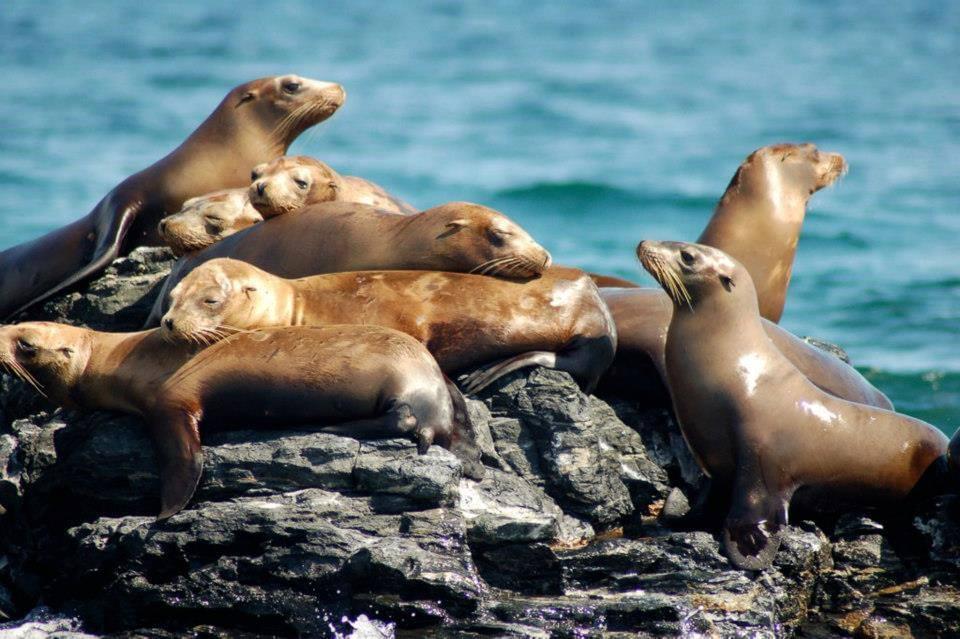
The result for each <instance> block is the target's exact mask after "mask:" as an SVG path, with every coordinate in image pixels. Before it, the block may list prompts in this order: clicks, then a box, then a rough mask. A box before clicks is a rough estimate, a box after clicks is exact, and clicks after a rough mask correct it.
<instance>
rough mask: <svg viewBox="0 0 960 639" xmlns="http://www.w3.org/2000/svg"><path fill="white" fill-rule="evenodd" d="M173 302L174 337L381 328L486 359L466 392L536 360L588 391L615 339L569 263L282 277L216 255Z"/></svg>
mask: <svg viewBox="0 0 960 639" xmlns="http://www.w3.org/2000/svg"><path fill="white" fill-rule="evenodd" d="M170 298H171V306H170V310H169V311H167V313H166V315H164V317H163V321H162V322H161V326H162V330H164V331H167V332H168V334H169V336H170V338H171V340H181V341H182V340H187V341H193V342H196V343H200V342H203V341H207V340H210V341H212V340H216V339H219V338H221V337H223V336H224V335H228V334H229V333H230V332H232V331H236V330H247V329H252V328H260V327H265V326H323V325H328V324H376V325H380V326H388V327H390V328H394V329H397V330H400V331H403V332H404V333H407V334H408V335H412V336H413V337H415V338H416V339H417V340H419V341H420V342H421V343H422V344H424V345H425V346H426V347H427V348H428V349H429V351H430V353H431V354H432V355H433V356H434V357H435V358H436V359H437V362H438V363H439V364H440V368H441V369H442V370H443V371H444V372H445V373H447V374H450V375H456V374H458V373H461V372H464V371H466V370H469V369H473V368H475V367H477V366H479V365H481V364H486V365H487V366H485V367H484V368H482V369H480V371H478V372H476V373H475V374H473V375H471V377H470V378H469V380H468V382H467V384H466V390H467V392H470V393H476V392H478V391H480V390H481V389H483V388H485V387H486V386H487V385H489V384H490V383H492V382H493V381H494V380H496V379H497V378H499V377H501V376H503V375H504V374H506V373H508V372H510V371H513V370H516V369H518V368H522V367H525V366H531V365H535V364H536V365H541V366H547V367H550V368H557V369H560V370H565V371H567V372H569V373H570V374H571V376H572V377H573V378H574V379H575V380H576V381H577V382H578V383H579V384H580V385H581V386H582V387H583V388H584V389H586V390H587V391H589V390H591V389H592V388H593V387H594V386H595V385H596V382H597V379H598V378H599V377H600V374H601V373H602V372H603V371H604V370H605V369H606V368H607V366H608V365H609V364H610V360H611V359H612V358H613V353H614V350H615V349H616V343H617V337H616V331H615V330H614V326H613V322H612V320H611V319H610V314H609V312H608V311H607V307H606V306H605V305H604V303H603V301H602V300H601V299H600V296H599V291H598V290H597V288H596V286H594V284H593V282H592V281H591V280H590V278H589V277H588V276H587V275H585V274H584V273H583V272H581V271H574V270H572V269H560V268H551V269H549V270H548V271H546V272H545V273H544V274H543V275H542V276H541V277H538V278H536V279H532V280H529V281H525V282H517V281H510V280H506V281H504V280H497V279H495V278H491V277H484V276H482V275H470V274H466V273H443V272H435V271H358V272H350V273H335V274H332V275H316V276H313V277H305V278H301V279H296V280H288V279H283V278H281V277H277V276H275V275H271V274H269V273H267V272H265V271H263V270H261V269H258V268H256V267H255V266H252V265H250V264H247V263H245V262H239V261H237V260H231V259H216V260H211V261H209V262H207V263H206V264H203V265H202V266H200V267H198V268H196V269H194V271H193V272H192V273H190V275H188V276H187V277H186V278H184V279H183V280H182V281H181V282H180V283H179V284H178V285H177V286H176V288H174V289H173V291H172V292H171V295H170Z"/></svg>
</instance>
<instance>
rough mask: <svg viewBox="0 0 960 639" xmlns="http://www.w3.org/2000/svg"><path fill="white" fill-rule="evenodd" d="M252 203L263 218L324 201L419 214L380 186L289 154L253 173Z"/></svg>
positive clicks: (260, 166)
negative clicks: (352, 203) (353, 203)
mask: <svg viewBox="0 0 960 639" xmlns="http://www.w3.org/2000/svg"><path fill="white" fill-rule="evenodd" d="M250 177H251V178H252V180H253V182H252V183H251V184H250V189H249V191H250V202H251V203H252V204H253V206H254V207H255V208H256V209H257V210H258V211H260V213H261V214H262V215H263V217H274V216H276V215H282V214H283V213H289V212H291V211H298V210H300V209H302V208H303V207H305V206H309V205H311V204H319V203H320V202H333V201H339V202H360V203H361V204H369V205H370V206H375V207H377V208H378V209H381V210H383V211H392V212H394V213H402V214H403V215H412V214H414V213H416V212H417V209H415V208H413V207H412V206H410V205H409V204H407V203H406V202H404V201H403V200H401V199H399V198H396V197H394V196H392V195H390V194H389V193H387V192H386V191H384V190H383V189H382V188H381V187H380V186H378V185H376V184H374V183H373V182H370V181H368V180H364V179H363V178H358V177H354V176H352V175H340V174H339V173H337V172H336V171H334V170H333V169H331V168H330V167H329V166H327V165H326V164H324V163H323V162H321V161H320V160H315V159H313V158H311V157H307V156H305V155H286V156H283V157H280V158H277V159H275V160H273V161H272V162H266V163H264V164H259V165H257V166H256V167H254V169H253V172H252V173H251V174H250Z"/></svg>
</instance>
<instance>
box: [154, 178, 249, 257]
mask: <svg viewBox="0 0 960 639" xmlns="http://www.w3.org/2000/svg"><path fill="white" fill-rule="evenodd" d="M262 221H263V216H262V215H260V212H259V211H257V209H255V208H253V206H252V205H251V204H250V198H249V197H248V195H247V189H225V190H223V191H214V192H213V193H207V194H206V195H201V196H199V197H194V198H190V199H189V200H187V201H186V202H184V203H183V207H182V208H181V209H180V211H179V212H178V213H174V214H173V215H168V216H167V217H165V218H163V219H162V220H160V222H159V224H157V232H158V233H159V234H160V239H161V240H163V242H164V243H165V244H166V245H167V246H169V247H170V248H171V249H173V252H174V253H175V254H176V255H178V256H179V255H184V254H186V253H194V252H196V251H200V250H202V249H205V248H207V247H208V246H210V245H211V244H213V243H215V242H219V241H220V240H222V239H223V238H225V237H229V236H231V235H233V234H234V233H236V232H237V231H242V230H243V229H245V228H247V227H250V226H253V225H254V224H256V223H257V222H262Z"/></svg>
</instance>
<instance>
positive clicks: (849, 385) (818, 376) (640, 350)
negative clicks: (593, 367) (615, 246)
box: [599, 288, 893, 410]
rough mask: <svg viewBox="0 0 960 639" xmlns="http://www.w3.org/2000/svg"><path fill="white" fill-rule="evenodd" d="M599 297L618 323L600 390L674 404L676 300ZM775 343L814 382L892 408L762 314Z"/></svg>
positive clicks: (618, 293) (640, 293)
mask: <svg viewBox="0 0 960 639" xmlns="http://www.w3.org/2000/svg"><path fill="white" fill-rule="evenodd" d="M600 295H601V297H602V298H603V301H604V302H605V303H606V305H607V307H608V308H609V309H610V314H611V316H612V317H613V320H614V323H615V324H616V326H617V354H616V357H615V358H614V361H613V363H612V364H611V366H610V368H609V369H608V370H607V372H606V373H605V374H604V375H603V378H602V379H601V381H600V387H599V388H600V391H599V392H600V393H601V394H612V395H622V396H625V397H629V398H630V399H633V400H635V401H639V402H641V403H645V404H647V403H648V404H658V405H661V404H666V405H669V403H670V394H669V391H668V389H667V386H666V381H667V377H666V362H665V360H664V353H665V350H666V343H667V328H668V327H669V325H670V318H671V317H672V316H673V302H671V301H670V298H669V297H668V296H667V295H666V294H665V293H664V292H663V291H661V290H658V289H644V288H634V289H603V290H601V291H600ZM761 324H762V325H763V329H764V331H765V332H766V334H767V337H769V338H770V340H771V342H772V343H773V345H774V346H775V347H776V348H777V349H778V350H779V351H780V352H781V353H783V355H784V356H785V357H786V358H787V359H789V360H790V362H791V363H792V364H793V365H794V366H796V367H797V369H798V370H799V371H800V372H801V373H803V375H805V376H806V377H807V379H809V380H810V381H811V382H813V383H814V384H815V385H816V386H818V387H819V388H821V389H822V390H824V391H826V392H827V393H829V394H831V395H833V396H835V397H839V398H841V399H846V400H848V401H851V402H857V403H860V404H867V405H869V406H876V407H877V408H885V409H887V410H892V409H893V404H892V403H891V402H890V400H889V399H888V398H887V396H886V395H884V394H883V393H882V392H880V391H879V390H878V389H877V388H876V387H875V386H873V384H871V383H870V382H868V381H867V380H866V379H864V377H863V375H861V374H860V373H859V372H857V370H856V369H855V368H853V367H852V366H850V365H849V364H846V363H845V362H843V361H841V360H840V359H838V358H837V357H835V356H834V355H831V354H829V353H825V352H824V351H822V350H820V349H819V348H817V347H815V346H812V345H810V344H808V343H807V342H805V341H803V340H802V339H800V338H798V337H796V336H795V335H793V334H792V333H790V332H789V331H787V330H785V329H783V328H780V327H779V326H778V325H776V324H774V323H773V322H770V321H769V320H766V319H763V318H761Z"/></svg>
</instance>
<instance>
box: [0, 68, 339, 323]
mask: <svg viewBox="0 0 960 639" xmlns="http://www.w3.org/2000/svg"><path fill="white" fill-rule="evenodd" d="M345 95H346V94H345V93H344V91H343V87H341V86H340V85H339V84H335V83H333V82H318V81H316V80H309V79H307V78H301V77H300V76H296V75H284V76H276V77H270V78H262V79H259V80H254V81H252V82H247V83H246V84H241V85H240V86H238V87H236V88H235V89H233V90H232V91H230V93H228V94H227V96H226V97H225V98H224V99H223V101H222V102H221V103H220V105H219V106H218V107H217V108H216V109H215V110H214V112H213V113H211V114H210V116H209V117H208V118H207V119H206V120H205V121H204V122H203V123H202V124H201V125H200V126H199V127H198V128H197V129H196V130H195V131H194V132H193V133H191V134H190V137H188V138H187V139H186V140H185V141H184V142H183V144H181V145H180V146H179V147H177V148H176V149H175V150H174V151H173V152H171V153H170V154H169V155H167V156H166V157H164V158H163V159H161V160H159V161H158V162H157V163H156V164H153V165H152V166H150V167H148V168H146V169H144V170H142V171H140V172H139V173H135V174H134V175H131V176H130V177H128V178H127V179H125V180H124V181H123V182H121V183H120V184H118V185H117V186H116V187H114V188H113V190H111V191H110V192H109V193H107V195H106V196H105V197H104V198H103V199H102V200H101V201H100V203H99V204H97V206H96V207H94V209H93V211H91V212H90V213H89V214H88V215H87V216H86V217H84V218H82V219H80V220H77V221H76V222H74V223H73V224H70V225H69V226H66V227H63V228H61V229H59V230H56V231H53V232H51V233H48V234H47V235H44V236H43V237H41V238H39V239H36V240H33V241H31V242H27V243H25V244H20V245H18V246H14V247H12V248H9V249H7V250H5V251H3V252H2V253H0V318H6V317H9V316H11V315H15V314H16V313H17V312H19V311H21V310H24V309H26V308H27V307H29V306H32V305H33V304H36V303H37V302H40V301H41V300H44V299H46V298H48V297H50V296H51V295H53V294H55V293H57V292H59V291H61V290H63V289H64V288H66V287H68V286H71V285H73V284H75V283H77V282H79V281H81V280H83V279H85V278H87V277H89V276H90V275H93V274H95V273H97V272H99V271H101V270H103V269H104V268H106V266H107V265H108V264H109V263H110V262H111V261H112V260H113V259H114V258H116V257H118V256H119V255H124V254H126V253H127V252H129V251H130V250H131V249H133V248H135V247H137V246H142V245H155V244H158V243H159V237H158V235H157V222H159V220H160V219H161V218H162V217H164V216H165V215H167V214H168V213H170V212H173V211H177V210H179V209H180V206H181V205H182V204H183V202H184V201H186V200H188V199H190V198H192V197H196V196H198V195H203V194H205V193H210V192H211V191H216V190H219V189H226V188H234V187H241V186H247V185H248V184H249V177H250V170H251V169H252V168H253V167H254V166H256V165H258V164H260V163H262V162H265V161H268V160H271V159H273V158H275V157H278V156H281V155H283V154H284V153H285V152H286V150H287V147H289V146H290V143H291V142H293V140H294V139H295V138H296V137H297V136H298V135H300V133H301V132H302V131H304V130H305V129H307V128H308V127H311V126H313V125H314V124H317V123H318V122H321V121H323V120H325V119H327V118H328V117H330V116H331V115H332V114H333V113H334V112H335V111H336V110H337V109H338V108H339V107H340V105H341V104H343V101H344V98H345Z"/></svg>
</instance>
